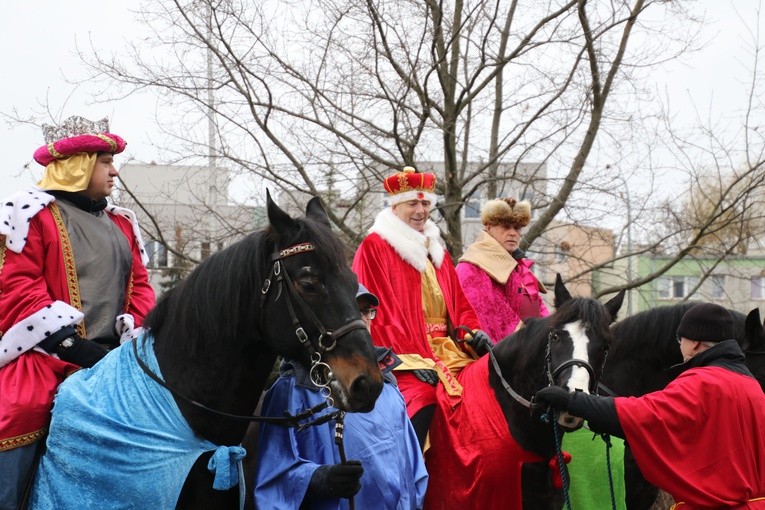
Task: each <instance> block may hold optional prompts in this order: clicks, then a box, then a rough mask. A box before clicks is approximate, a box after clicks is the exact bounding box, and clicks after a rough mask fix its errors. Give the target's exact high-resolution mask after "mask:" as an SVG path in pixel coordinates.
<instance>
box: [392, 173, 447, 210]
mask: <svg viewBox="0 0 765 510" xmlns="http://www.w3.org/2000/svg"><path fill="white" fill-rule="evenodd" d="M384 185H385V191H387V192H388V203H389V204H390V205H396V204H400V203H401V202H407V201H409V200H429V201H430V202H432V203H434V204H435V203H436V199H437V198H438V197H436V193H435V190H436V176H435V175H434V174H429V173H420V172H417V171H416V170H415V169H414V167H411V166H406V167H404V170H403V171H401V172H397V173H395V174H393V175H391V176H390V177H388V178H387V179H385V181H384Z"/></svg>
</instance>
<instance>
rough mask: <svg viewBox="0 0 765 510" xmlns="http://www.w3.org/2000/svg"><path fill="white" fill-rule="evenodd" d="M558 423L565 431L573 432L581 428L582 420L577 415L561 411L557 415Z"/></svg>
mask: <svg viewBox="0 0 765 510" xmlns="http://www.w3.org/2000/svg"><path fill="white" fill-rule="evenodd" d="M558 425H560V427H561V428H562V429H564V430H565V431H566V432H573V431H575V430H579V429H580V428H582V425H584V420H583V419H582V418H579V417H578V416H573V415H571V414H568V412H563V413H560V414H559V415H558Z"/></svg>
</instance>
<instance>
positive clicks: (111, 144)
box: [95, 133, 117, 152]
mask: <svg viewBox="0 0 765 510" xmlns="http://www.w3.org/2000/svg"><path fill="white" fill-rule="evenodd" d="M95 136H97V137H98V138H100V139H101V140H103V141H104V142H106V143H108V144H109V149H111V150H110V151H109V152H115V151H116V150H117V142H115V141H114V140H112V139H111V138H109V137H108V136H106V135H102V134H100V133H99V134H96V135H95Z"/></svg>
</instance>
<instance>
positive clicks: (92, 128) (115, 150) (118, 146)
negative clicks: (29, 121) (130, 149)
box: [34, 115, 127, 166]
mask: <svg viewBox="0 0 765 510" xmlns="http://www.w3.org/2000/svg"><path fill="white" fill-rule="evenodd" d="M43 134H44V135H45V142H46V144H45V145H43V146H42V147H40V148H39V149H37V150H36V151H35V153H34V159H35V161H37V162H38V163H40V164H41V165H43V166H48V164H50V163H51V162H53V161H55V160H58V159H65V158H67V157H69V156H72V155H74V154H79V153H97V152H110V153H112V154H119V153H120V152H122V151H124V150H125V146H126V145H127V143H126V142H125V140H123V139H122V138H121V137H119V136H117V135H115V134H112V133H109V119H106V118H103V119H101V120H98V121H95V122H93V121H90V120H88V119H85V118H83V117H79V116H76V115H75V116H72V117H69V118H68V119H66V120H65V121H64V122H63V123H62V124H61V125H60V126H51V125H48V124H43Z"/></svg>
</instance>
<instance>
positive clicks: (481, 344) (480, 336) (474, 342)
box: [466, 329, 494, 356]
mask: <svg viewBox="0 0 765 510" xmlns="http://www.w3.org/2000/svg"><path fill="white" fill-rule="evenodd" d="M466 342H467V344H468V345H469V346H470V347H472V348H473V350H474V351H475V353H476V354H478V356H483V355H484V354H486V353H488V352H489V351H490V350H491V348H492V347H494V342H492V341H491V338H489V335H487V334H486V333H485V332H483V331H481V330H480V329H476V330H475V331H473V338H471V339H470V340H466Z"/></svg>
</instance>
